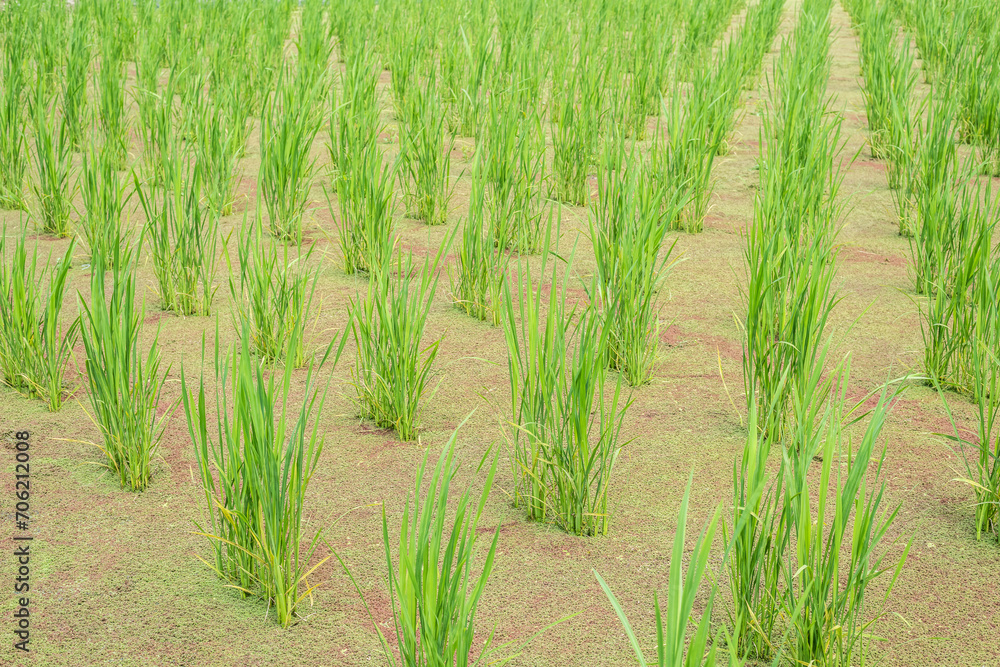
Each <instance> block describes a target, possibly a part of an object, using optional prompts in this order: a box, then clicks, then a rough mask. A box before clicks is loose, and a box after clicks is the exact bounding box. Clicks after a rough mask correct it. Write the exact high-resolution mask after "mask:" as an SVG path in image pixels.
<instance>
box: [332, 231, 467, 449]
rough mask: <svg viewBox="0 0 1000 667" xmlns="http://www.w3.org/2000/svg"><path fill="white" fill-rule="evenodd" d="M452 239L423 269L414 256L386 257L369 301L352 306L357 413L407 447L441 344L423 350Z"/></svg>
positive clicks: (370, 284) (370, 286)
mask: <svg viewBox="0 0 1000 667" xmlns="http://www.w3.org/2000/svg"><path fill="white" fill-rule="evenodd" d="M452 238H453V236H452V235H450V236H449V237H447V239H446V240H445V242H444V243H442V245H441V247H440V248H439V250H438V252H437V255H436V256H435V257H433V258H431V257H427V258H425V259H424V262H423V264H422V265H421V266H420V267H419V268H415V267H414V265H413V258H412V255H406V256H404V255H403V253H402V251H399V252H398V254H397V255H396V257H395V259H393V258H392V257H391V256H390V257H388V258H387V259H386V266H384V267H382V268H381V269H379V270H378V272H376V273H375V274H374V275H372V276H371V277H372V280H370V281H369V282H368V292H367V295H366V296H365V298H364V299H361V300H360V301H355V300H351V305H350V312H351V331H352V333H353V335H354V340H355V342H356V343H357V363H356V365H355V368H354V369H353V370H352V372H351V377H352V384H353V385H354V388H355V391H356V399H355V401H356V404H357V407H358V412H359V413H360V415H361V418H362V419H366V420H369V421H371V422H374V423H375V425H376V426H378V427H380V428H390V429H393V430H394V431H395V432H396V435H397V437H399V439H400V440H404V441H405V440H413V439H415V438H416V437H417V431H418V427H419V416H420V402H421V400H422V399H423V398H424V396H425V394H426V393H427V389H428V385H429V383H430V380H431V370H432V365H433V363H434V358H435V357H436V356H437V351H438V346H439V345H440V343H441V339H440V338H439V339H437V340H435V341H433V342H431V343H429V344H425V343H424V332H425V330H426V326H427V315H428V313H429V312H430V307H431V302H432V301H433V299H434V293H435V292H436V291H437V283H438V274H437V267H438V266H439V264H440V261H441V258H442V257H443V256H444V255H445V253H446V252H447V248H448V246H449V245H450V241H451V239H452ZM414 273H416V274H417V275H414Z"/></svg>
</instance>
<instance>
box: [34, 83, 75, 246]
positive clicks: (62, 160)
mask: <svg viewBox="0 0 1000 667" xmlns="http://www.w3.org/2000/svg"><path fill="white" fill-rule="evenodd" d="M31 116H32V121H33V123H32V129H33V134H34V143H35V172H36V175H35V176H36V180H35V181H33V182H32V190H33V192H34V195H35V199H36V200H37V201H38V209H39V211H38V218H39V222H40V223H41V228H42V231H43V232H45V233H47V234H52V235H54V236H58V237H65V236H69V234H70V231H71V227H70V221H69V214H70V210H71V209H72V200H73V195H74V191H73V187H72V186H71V184H70V178H69V172H70V167H71V157H72V148H71V146H70V142H69V137H68V136H67V134H68V132H67V131H66V124H65V122H64V123H62V125H61V126H59V127H57V126H56V115H55V105H52V106H51V107H50V105H49V103H48V100H46V99H45V98H44V96H39V99H36V100H35V101H34V102H33V104H32V109H31Z"/></svg>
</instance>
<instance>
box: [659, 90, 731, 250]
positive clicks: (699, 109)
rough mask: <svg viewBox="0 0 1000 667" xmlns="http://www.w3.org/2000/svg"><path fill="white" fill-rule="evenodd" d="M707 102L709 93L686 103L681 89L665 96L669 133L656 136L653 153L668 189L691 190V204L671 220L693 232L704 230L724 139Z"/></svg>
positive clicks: (662, 183) (663, 186)
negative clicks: (714, 128)
mask: <svg viewBox="0 0 1000 667" xmlns="http://www.w3.org/2000/svg"><path fill="white" fill-rule="evenodd" d="M699 80H701V79H700V78H699ZM704 102H707V100H706V98H705V96H703V95H692V97H691V98H690V99H689V100H688V105H687V106H684V105H683V104H682V98H681V94H680V91H679V90H674V91H673V92H672V94H671V96H670V98H669V100H668V99H667V98H664V100H663V111H662V115H663V116H664V117H665V118H666V121H665V122H666V134H665V136H664V134H662V133H658V136H657V137H656V138H654V140H653V142H654V143H653V148H652V156H651V160H652V170H653V173H652V177H653V178H654V179H656V181H657V182H658V183H659V185H660V187H661V188H663V189H664V191H668V192H669V191H674V192H676V191H678V190H686V191H689V192H690V200H689V202H688V205H687V207H685V209H684V210H683V211H680V212H678V213H679V214H677V215H675V217H674V218H673V219H671V220H668V224H669V225H670V227H671V228H672V229H681V230H684V231H687V232H689V233H696V232H700V231H702V229H704V225H705V214H706V212H707V210H708V200H709V198H710V197H711V193H712V188H713V186H712V182H711V174H712V163H713V162H714V160H715V156H716V154H717V153H718V149H717V148H716V146H717V144H718V141H719V139H720V137H718V136H716V135H715V133H714V132H713V131H712V130H711V128H709V126H708V119H709V115H708V114H707V113H706V112H707V107H705V106H704V105H703V104H702V103H704Z"/></svg>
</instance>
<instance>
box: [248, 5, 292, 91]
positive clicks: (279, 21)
mask: <svg viewBox="0 0 1000 667" xmlns="http://www.w3.org/2000/svg"><path fill="white" fill-rule="evenodd" d="M290 9H291V7H290V6H286V3H274V4H272V5H271V6H270V7H268V8H267V10H266V11H261V12H260V13H259V14H257V15H256V16H258V17H259V20H260V25H259V27H258V30H257V32H256V35H255V39H254V46H253V49H252V52H253V56H252V58H253V61H254V63H255V66H254V68H253V70H252V71H253V72H254V77H253V89H254V91H255V92H254V97H255V99H256V100H257V101H258V104H261V105H266V102H267V100H268V98H269V97H270V96H271V95H272V94H273V92H274V90H275V86H276V85H277V82H278V80H279V79H281V78H283V77H285V78H287V74H283V73H282V72H283V70H284V69H285V67H283V65H282V58H283V50H284V45H285V39H286V38H287V36H288V32H289V27H290V26H289V21H290V18H291V16H290V12H289V11H288V10H290Z"/></svg>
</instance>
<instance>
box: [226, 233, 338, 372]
mask: <svg viewBox="0 0 1000 667" xmlns="http://www.w3.org/2000/svg"><path fill="white" fill-rule="evenodd" d="M237 249H238V252H239V268H238V273H237V269H236V267H233V266H232V265H230V266H229V274H230V278H229V292H230V294H231V295H232V297H233V303H234V304H235V307H236V313H237V317H236V329H237V331H240V332H242V333H243V334H245V335H247V336H249V338H250V340H249V344H248V347H249V349H250V351H251V352H252V353H253V354H254V355H256V356H257V357H259V358H261V359H263V360H264V361H266V362H268V363H276V362H279V361H284V362H285V364H287V365H290V366H291V367H293V368H301V367H302V366H305V365H306V362H307V355H306V321H307V318H308V316H309V311H310V307H311V305H312V302H313V295H314V294H315V291H316V279H317V277H318V275H319V269H317V270H316V271H315V272H309V271H308V270H307V269H306V268H305V264H306V262H308V261H309V257H310V256H311V255H312V250H311V249H310V250H309V251H308V252H306V253H305V254H304V255H303V254H301V253H300V254H299V255H298V256H297V257H295V258H294V259H291V260H289V255H288V246H284V245H283V246H282V249H281V252H280V253H279V251H278V248H277V246H276V244H274V243H273V242H272V241H269V240H268V239H265V238H264V236H263V234H262V233H261V230H260V225H254V226H253V229H252V230H247V228H246V226H245V225H244V226H243V227H241V228H240V233H239V237H238V238H237ZM227 260H228V255H227ZM236 275H238V276H239V279H238V280H234V276H236ZM293 340H294V341H295V344H294V345H292V344H291V341H293ZM289 353H290V355H291V356H288V357H286V356H285V355H286V354H289Z"/></svg>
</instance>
